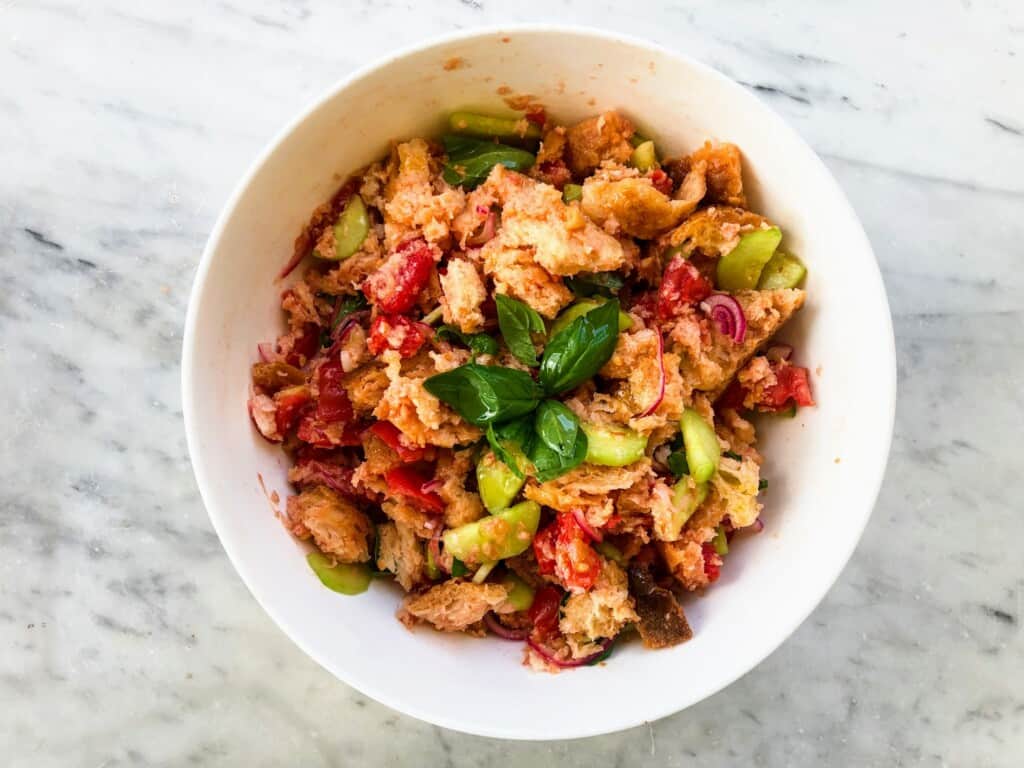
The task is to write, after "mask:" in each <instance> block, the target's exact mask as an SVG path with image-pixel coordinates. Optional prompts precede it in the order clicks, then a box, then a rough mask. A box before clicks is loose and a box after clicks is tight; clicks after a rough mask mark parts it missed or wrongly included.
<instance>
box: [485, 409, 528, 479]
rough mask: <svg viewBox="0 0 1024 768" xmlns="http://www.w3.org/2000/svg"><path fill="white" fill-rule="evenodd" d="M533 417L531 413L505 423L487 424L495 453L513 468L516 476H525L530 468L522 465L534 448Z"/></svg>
mask: <svg viewBox="0 0 1024 768" xmlns="http://www.w3.org/2000/svg"><path fill="white" fill-rule="evenodd" d="M533 440H534V434H533V417H532V416H531V415H530V414H527V415H526V416H522V417H520V418H518V419H513V420H512V421H507V422H505V423H504V424H498V425H494V424H488V425H487V442H488V443H490V444H491V448H492V449H493V450H494V455H495V456H497V457H498V458H499V459H500V460H501V461H503V462H504V463H505V465H506V466H507V467H508V468H509V469H511V470H512V474H514V475H515V476H516V477H523V476H524V475H523V473H524V472H525V471H526V470H527V469H528V468H526V467H522V466H520V462H521V461H522V462H525V461H527V458H526V457H527V456H529V454H530V450H531V449H532V448H533Z"/></svg>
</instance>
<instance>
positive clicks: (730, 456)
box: [722, 451, 743, 461]
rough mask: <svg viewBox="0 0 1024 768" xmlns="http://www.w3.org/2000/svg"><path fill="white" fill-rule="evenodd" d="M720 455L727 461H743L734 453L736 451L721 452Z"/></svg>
mask: <svg viewBox="0 0 1024 768" xmlns="http://www.w3.org/2000/svg"><path fill="white" fill-rule="evenodd" d="M722 455H723V456H725V458H727V459H732V460H733V461H743V457H742V456H740V455H739V454H738V453H736V451H723V452H722Z"/></svg>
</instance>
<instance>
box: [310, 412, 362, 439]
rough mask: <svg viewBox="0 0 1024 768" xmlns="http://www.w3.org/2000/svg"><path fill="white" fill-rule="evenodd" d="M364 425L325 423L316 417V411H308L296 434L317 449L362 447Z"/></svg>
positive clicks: (337, 422)
mask: <svg viewBox="0 0 1024 768" xmlns="http://www.w3.org/2000/svg"><path fill="white" fill-rule="evenodd" d="M362 434H363V425H362V424H358V423H345V422H340V421H336V422H333V423H329V424H328V423H324V422H322V421H320V420H319V419H318V418H317V417H316V411H307V412H306V414H305V415H304V416H303V417H302V420H301V421H299V429H298V431H297V432H296V435H298V438H299V440H302V441H303V442H305V443H309V444H310V445H313V446H316V447H317V448H334V447H336V446H343V445H349V446H357V445H362V444H363V442H362Z"/></svg>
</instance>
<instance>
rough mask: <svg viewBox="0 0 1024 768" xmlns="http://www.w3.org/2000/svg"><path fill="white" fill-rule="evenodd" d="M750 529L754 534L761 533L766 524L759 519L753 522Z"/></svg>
mask: <svg viewBox="0 0 1024 768" xmlns="http://www.w3.org/2000/svg"><path fill="white" fill-rule="evenodd" d="M748 527H749V528H752V529H753V532H754V533H760V532H761V531H763V530H764V522H763V521H762V520H761V518H760V517H759V518H757V519H756V520H755V521H754V522H752V523H751V524H750V525H749V526H748Z"/></svg>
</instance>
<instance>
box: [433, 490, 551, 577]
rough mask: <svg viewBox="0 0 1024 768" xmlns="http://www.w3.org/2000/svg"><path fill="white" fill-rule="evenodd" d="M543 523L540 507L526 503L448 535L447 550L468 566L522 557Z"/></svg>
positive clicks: (530, 502) (449, 532) (462, 526)
mask: <svg viewBox="0 0 1024 768" xmlns="http://www.w3.org/2000/svg"><path fill="white" fill-rule="evenodd" d="M539 523H540V505H539V504H537V502H535V501H522V502H520V503H519V504H516V505H515V506H514V507H509V508H508V509H503V510H501V511H500V512H495V513H494V514H493V515H491V516H490V517H485V518H483V519H482V520H477V521H476V522H475V523H467V524H466V525H460V526H459V527H458V528H451V529H449V530H447V531H445V533H444V536H443V537H442V538H443V540H444V548H445V551H446V552H450V553H451V554H452V556H453V557H457V558H458V559H459V560H461V561H462V562H464V563H469V564H480V563H484V562H487V561H490V560H504V559H505V558H506V557H515V556H516V555H519V554H522V553H523V552H525V551H526V550H527V548H528V547H529V546H530V542H532V541H533V535H534V534H535V533H536V532H537V525H538V524H539Z"/></svg>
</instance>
